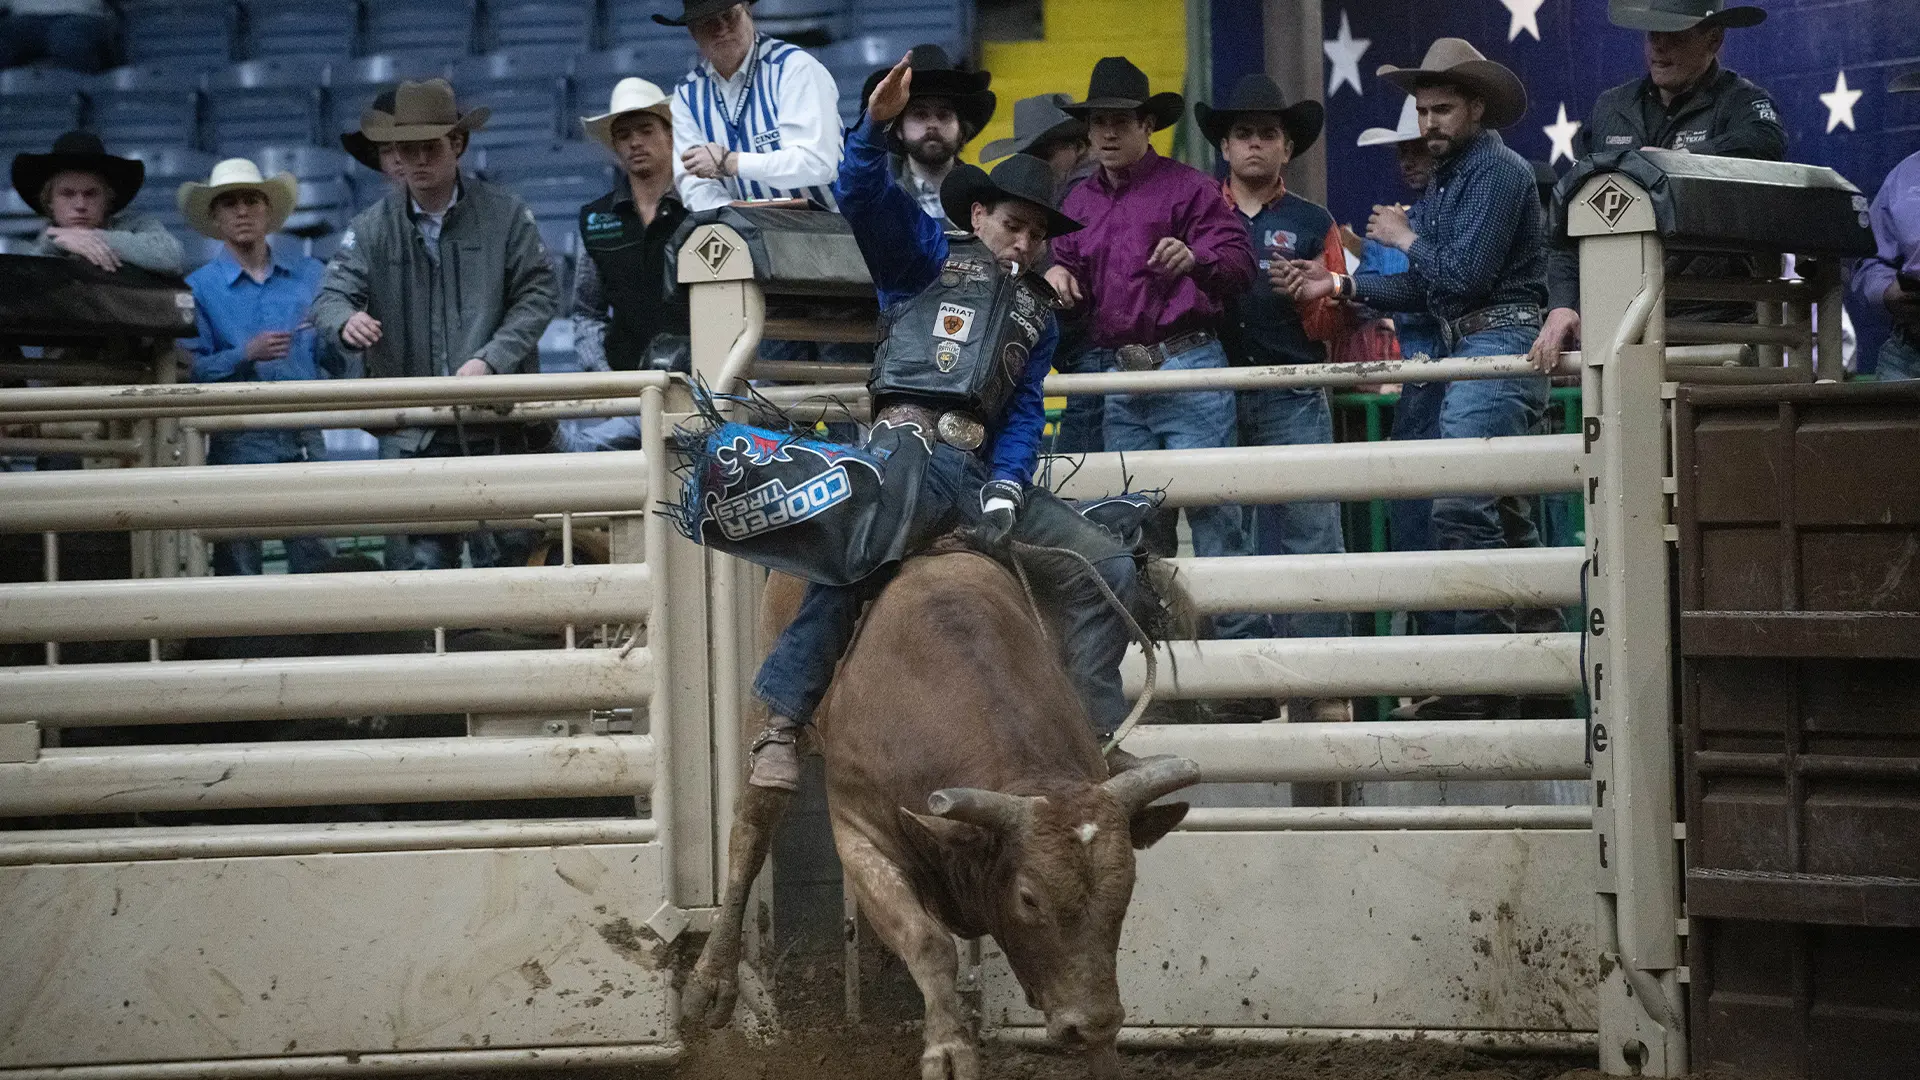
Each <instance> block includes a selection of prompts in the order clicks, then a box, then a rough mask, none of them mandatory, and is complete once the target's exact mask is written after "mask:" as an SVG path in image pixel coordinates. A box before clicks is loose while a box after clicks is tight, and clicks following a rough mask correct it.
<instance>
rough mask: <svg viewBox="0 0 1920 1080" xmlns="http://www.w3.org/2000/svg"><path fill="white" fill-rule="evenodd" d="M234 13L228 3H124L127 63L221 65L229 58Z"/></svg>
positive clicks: (169, 0)
mask: <svg viewBox="0 0 1920 1080" xmlns="http://www.w3.org/2000/svg"><path fill="white" fill-rule="evenodd" d="M236 14H237V12H236V11H235V9H234V7H233V6H232V5H231V4H226V3H214V2H197V0H145V2H141V3H128V4H125V5H123V11H122V13H121V37H122V38H123V39H124V40H125V41H126V50H127V62H128V63H129V64H149V63H153V62H155V61H166V60H170V61H180V62H192V63H196V64H203V65H207V66H212V65H216V64H224V63H226V62H227V61H228V60H230V59H232V58H233V33H234V29H235V26H234V24H235V15H236Z"/></svg>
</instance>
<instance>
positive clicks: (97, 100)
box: [86, 64, 200, 150]
mask: <svg viewBox="0 0 1920 1080" xmlns="http://www.w3.org/2000/svg"><path fill="white" fill-rule="evenodd" d="M86 95H87V101H88V108H87V123H86V126H87V127H88V129H90V130H92V131H93V132H95V133H97V134H98V135H99V136H100V138H101V140H102V141H103V142H105V143H106V144H107V149H108V150H113V149H115V148H116V147H119V146H156V147H160V146H172V147H198V146H199V145H200V75H199V72H198V71H197V70H196V69H195V68H194V67H192V66H188V67H180V66H176V65H172V64H129V65H127V66H126V67H119V68H114V69H113V70H112V71H108V72H103V73H101V74H99V75H96V76H94V77H93V81H92V82H91V83H89V84H88V87H87V90H86Z"/></svg>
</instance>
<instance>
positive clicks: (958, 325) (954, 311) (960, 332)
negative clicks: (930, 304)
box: [933, 304, 978, 344]
mask: <svg viewBox="0 0 1920 1080" xmlns="http://www.w3.org/2000/svg"><path fill="white" fill-rule="evenodd" d="M976 314H978V312H977V311H976V310H975V309H974V308H970V307H962V306H961V305H959V304H941V305H940V312H939V314H938V315H936V316H935V317H934V322H933V336H934V337H937V338H946V339H947V340H948V341H958V342H961V343H963V344H964V343H965V342H967V341H970V340H972V338H973V318H974V316H975V315H976Z"/></svg>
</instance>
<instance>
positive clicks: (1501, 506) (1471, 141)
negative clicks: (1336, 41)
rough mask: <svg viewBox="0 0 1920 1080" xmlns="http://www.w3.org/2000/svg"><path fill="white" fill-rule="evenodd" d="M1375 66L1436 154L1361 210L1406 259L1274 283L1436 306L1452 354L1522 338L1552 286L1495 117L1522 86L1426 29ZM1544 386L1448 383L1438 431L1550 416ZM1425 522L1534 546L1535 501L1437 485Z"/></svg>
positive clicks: (1495, 619)
mask: <svg viewBox="0 0 1920 1080" xmlns="http://www.w3.org/2000/svg"><path fill="white" fill-rule="evenodd" d="M1379 75H1380V77H1381V78H1384V79H1386V80H1387V81H1389V82H1392V83H1394V84H1395V85H1397V86H1399V87H1401V88H1402V89H1404V90H1407V91H1409V92H1411V93H1412V94H1413V95H1414V100H1415V108H1416V109H1417V110H1418V112H1419V116H1420V120H1421V128H1422V130H1423V131H1424V132H1425V134H1426V142H1427V148H1428V149H1429V150H1431V151H1432V152H1433V156H1434V172H1433V178H1432V179H1431V180H1429V181H1428V182H1427V188H1426V191H1425V193H1424V195H1423V197H1422V198H1421V200H1420V202H1419V203H1418V204H1417V205H1416V206H1414V207H1413V208H1412V211H1411V212H1410V211H1409V210H1408V209H1407V208H1404V207H1401V206H1397V205H1396V206H1376V207H1374V208H1373V216H1372V218H1371V219H1369V221H1368V222H1367V235H1368V236H1369V237H1371V238H1372V239H1375V240H1378V241H1380V242H1381V243H1383V244H1386V245H1388V246H1390V247H1393V248H1397V249H1399V250H1400V251H1401V252H1404V253H1405V254H1406V256H1407V262H1408V267H1407V270H1406V271H1405V272H1404V273H1399V274H1387V275H1377V276H1367V277H1358V278H1355V277H1348V276H1346V275H1344V274H1336V273H1333V272H1331V271H1329V270H1328V269H1327V267H1326V266H1325V265H1324V264H1323V263H1320V262H1317V261H1308V260H1304V259H1296V260H1293V261H1291V262H1289V263H1288V264H1287V269H1286V270H1284V271H1282V273H1281V274H1280V277H1281V280H1282V283H1283V284H1285V285H1286V287H1287V289H1288V291H1289V292H1291V293H1292V294H1293V297H1294V299H1295V300H1296V301H1299V302H1303V303H1304V302H1307V301H1312V300H1318V299H1320V298H1322V297H1327V296H1339V297H1341V298H1343V299H1349V300H1358V301H1360V302H1361V303H1364V304H1367V305H1368V306H1370V307H1373V308H1376V309H1379V310H1383V311H1426V312H1430V313H1432V314H1433V315H1435V316H1437V317H1438V318H1439V319H1440V320H1441V336H1442V341H1441V344H1442V345H1443V347H1444V348H1445V351H1446V355H1449V356H1500V355H1513V354H1516V353H1524V352H1526V351H1527V349H1528V347H1529V346H1531V345H1532V344H1533V339H1534V335H1535V334H1536V333H1537V332H1538V331H1539V328H1540V307H1541V305H1542V304H1543V303H1544V302H1545V301H1546V298H1547V284H1546V249H1545V243H1546V231H1547V229H1546V215H1545V213H1544V212H1543V211H1542V210H1541V208H1540V197H1539V194H1538V192H1537V190H1536V189H1535V187H1534V175H1533V166H1531V165H1529V164H1528V163H1527V161H1526V159H1525V158H1522V157H1521V156H1520V155H1519V154H1517V153H1514V152H1513V150H1511V149H1509V148H1508V147H1507V145H1506V143H1505V142H1503V141H1502V140H1501V138H1500V135H1499V132H1498V131H1497V130H1496V129H1498V128H1503V127H1507V126H1509V125H1512V124H1514V123H1516V122H1518V121H1519V119H1520V118H1521V116H1522V115H1524V114H1525V113H1526V111H1527V92H1526V88H1525V87H1524V86H1522V85H1521V83H1520V80H1519V78H1518V77H1517V76H1515V75H1514V74H1513V72H1511V71H1509V70H1508V69H1507V68H1505V67H1503V66H1501V65H1499V64H1496V63H1494V62H1492V61H1490V60H1488V59H1487V58H1486V57H1484V56H1482V55H1480V52H1479V50H1477V49H1475V48H1474V47H1473V46H1472V45H1470V44H1468V43H1467V42H1465V41H1462V40H1460V39H1459V38H1441V39H1440V40H1438V41H1436V42H1434V43H1433V47H1432V48H1430V49H1428V50H1427V55H1426V57H1425V58H1424V59H1423V60H1422V61H1421V63H1420V66H1419V67H1417V68H1400V67H1395V66H1393V65H1390V64H1389V65H1386V66H1383V67H1381V68H1380V70H1379ZM1547 391H1548V382H1547V379H1546V377H1545V376H1531V377H1528V378H1523V379H1474V380H1461V381H1457V382H1451V383H1448V384H1447V387H1446V391H1445V394H1444V397H1443V398H1442V400H1441V403H1440V423H1439V435H1440V437H1441V438H1445V439H1467V438H1487V437H1491V436H1509V435H1526V434H1530V433H1531V432H1532V431H1533V430H1534V427H1535V425H1536V424H1538V423H1540V422H1541V420H1542V417H1543V416H1544V413H1545V410H1546V405H1547ZM1433 531H1434V537H1435V540H1436V541H1437V542H1438V544H1439V546H1440V547H1441V548H1443V549H1445V550H1449V551H1460V550H1481V549H1489V548H1503V547H1508V546H1512V547H1538V546H1540V535H1539V531H1538V530H1537V528H1535V526H1534V523H1533V521H1532V519H1531V513H1530V508H1529V507H1528V505H1527V502H1526V500H1520V499H1507V500H1501V499H1497V498H1494V497H1491V496H1458V497H1449V498H1442V499H1435V500H1434V503H1433ZM1514 618H1515V616H1514V613H1513V612H1512V611H1510V610H1506V611H1462V612H1459V613H1458V614H1457V615H1456V617H1455V620H1454V630H1455V632H1456V633H1463V634H1490V633H1507V634H1511V633H1513V632H1514V629H1515V622H1514ZM1510 708H1511V704H1510V702H1509V701H1508V700H1507V699H1504V698H1497V697H1492V696H1480V695H1475V696H1470V697H1446V698H1435V699H1430V700H1429V701H1427V702H1424V703H1422V704H1421V706H1420V707H1419V711H1418V713H1417V714H1416V718H1418V719H1490V718H1494V717H1497V716H1499V715H1501V714H1503V713H1504V712H1506V711H1508V710H1509V709H1510Z"/></svg>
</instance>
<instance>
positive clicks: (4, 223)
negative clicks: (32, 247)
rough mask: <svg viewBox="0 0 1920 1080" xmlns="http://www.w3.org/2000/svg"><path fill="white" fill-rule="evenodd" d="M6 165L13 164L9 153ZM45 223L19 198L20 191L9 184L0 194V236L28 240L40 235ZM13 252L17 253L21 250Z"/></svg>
mask: <svg viewBox="0 0 1920 1080" xmlns="http://www.w3.org/2000/svg"><path fill="white" fill-rule="evenodd" d="M29 152H32V151H29ZM7 165H8V167H9V168H11V167H12V165H13V158H12V156H11V155H9V156H8V158H7ZM46 223H47V222H46V220H45V219H44V218H42V217H41V216H40V215H39V214H37V213H35V212H34V210H33V207H31V206H28V205H27V200H25V199H23V198H21V197H20V193H19V192H17V191H15V190H13V187H12V186H11V185H9V186H8V187H7V189H6V192H5V194H4V195H0V238H8V239H18V238H22V237H24V238H26V239H29V240H30V239H32V238H33V237H36V236H38V235H40V229H41V227H42V226H44V225H46ZM13 254H16V255H18V254H22V252H14V253H13Z"/></svg>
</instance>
